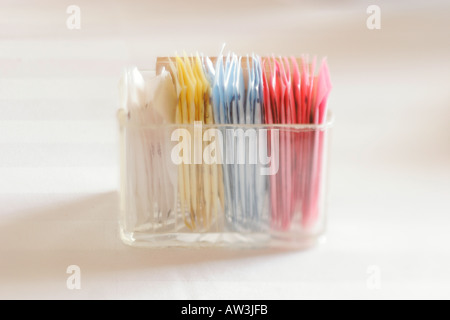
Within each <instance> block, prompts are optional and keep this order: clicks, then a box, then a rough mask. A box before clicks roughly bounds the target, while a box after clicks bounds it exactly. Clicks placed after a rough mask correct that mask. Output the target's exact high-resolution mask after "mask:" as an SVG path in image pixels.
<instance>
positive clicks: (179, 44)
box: [0, 0, 450, 299]
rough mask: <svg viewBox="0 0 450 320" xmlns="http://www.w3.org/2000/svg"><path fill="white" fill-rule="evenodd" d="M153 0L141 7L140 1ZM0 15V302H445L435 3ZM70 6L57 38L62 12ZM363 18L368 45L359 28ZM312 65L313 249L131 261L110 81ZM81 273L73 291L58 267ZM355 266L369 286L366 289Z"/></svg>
mask: <svg viewBox="0 0 450 320" xmlns="http://www.w3.org/2000/svg"><path fill="white" fill-rule="evenodd" d="M152 2H153V3H152ZM337 2H338V1H331V0H330V1H320V4H317V3H318V1H306V2H305V1H304V2H300V1H289V0H284V1H267V0H266V1H253V2H244V1H236V0H231V1H206V0H205V1H199V0H196V1H182V0H179V1H145V2H144V1H143V2H142V3H141V2H138V1H115V2H112V1H96V2H95V3H93V1H79V0H74V1H56V0H53V1H51V0H43V1H39V2H32V1H28V2H27V1H20V2H19V1H13V0H2V1H1V10H0V298H69V299H70V298H220V299H229V298H236V299H239V298H254V299H262V298H288V299H289V298H307V299H309V298H450V248H449V245H450V232H449V228H450V201H449V195H450V188H449V187H450V161H449V160H450V143H449V142H450V128H449V119H450V105H449V103H450V93H449V92H450V90H449V89H450V85H449V80H450V60H449V57H450V41H449V30H450V22H449V21H450V4H449V2H448V1H396V2H395V4H393V3H392V2H393V1H375V0H374V1H350V0H348V1H340V4H337ZM72 4H75V5H78V6H79V7H80V8H81V29H80V30H68V29H67V27H66V19H67V18H68V16H69V15H68V14H67V13H66V8H67V7H68V6H69V5H72ZM370 4H377V5H379V6H380V7H381V18H382V20H381V30H369V29H367V27H366V19H367V17H368V14H367V13H366V9H367V7H368V6H369V5H370ZM223 42H226V43H227V48H228V49H229V50H234V51H236V52H237V53H241V54H246V53H251V52H256V53H258V54H260V55H266V54H272V53H275V54H283V55H289V54H294V55H300V54H301V53H311V54H318V55H320V56H328V61H329V66H330V69H331V76H332V81H333V85H334V88H333V92H332V94H331V97H330V100H329V107H330V108H331V109H333V110H334V112H335V115H336V122H335V127H334V131H333V137H332V152H331V176H330V185H329V191H330V194H329V230H328V242H327V243H326V244H323V245H321V246H319V247H316V248H314V249H312V250H308V251H304V252H296V251H276V250H223V249H222V250H218V249H201V250H182V249H162V250H143V249H135V248H130V247H127V246H125V245H123V244H122V243H121V242H120V240H119V238H118V234H117V221H116V220H117V211H118V202H117V191H116V190H117V181H118V177H117V176H118V167H117V166H118V161H117V160H118V159H117V158H118V157H117V152H118V151H117V145H116V140H117V139H116V138H117V132H116V122H115V118H114V117H115V112H116V109H117V107H118V98H117V82H118V79H119V77H120V73H121V70H122V69H123V67H124V66H126V65H130V64H136V65H138V66H139V67H141V68H152V67H153V65H154V58H155V57H156V56H157V55H171V54H173V53H174V52H175V51H178V52H182V50H186V51H187V52H195V51H196V50H199V51H203V52H204V53H205V54H209V55H216V54H217V53H218V51H219V50H220V47H221V45H222V43H223ZM72 264H75V265H78V266H80V268H81V290H68V289H67V288H66V279H67V277H68V275H67V274H66V268H67V267H68V266H69V265H72ZM371 266H375V268H376V269H377V270H378V271H380V272H381V273H380V280H381V289H380V290H371V289H370V286H369V287H368V286H367V281H368V279H369V277H370V273H368V270H369V269H370V267H371Z"/></svg>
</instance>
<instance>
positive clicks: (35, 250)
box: [0, 192, 289, 285]
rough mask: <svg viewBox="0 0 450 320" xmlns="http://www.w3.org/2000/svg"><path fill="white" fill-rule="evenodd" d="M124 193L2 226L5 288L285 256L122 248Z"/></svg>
mask: <svg viewBox="0 0 450 320" xmlns="http://www.w3.org/2000/svg"><path fill="white" fill-rule="evenodd" d="M117 216H118V195H117V193H116V192H109V193H104V194H98V195H93V196H88V197H83V198H80V199H78V200H76V201H73V200H72V201H71V202H65V203H61V204H57V205H53V206H51V207H42V208H36V209H32V210H28V211H25V212H18V213H17V214H15V216H14V218H12V219H10V218H8V220H6V221H3V222H1V224H0V254H1V258H0V270H1V272H0V285H1V284H2V283H12V284H20V283H29V282H32V281H42V280H46V279H52V280H58V279H61V281H64V282H65V281H66V279H67V277H68V275H67V273H66V270H67V267H68V266H69V265H77V266H79V267H80V268H81V270H82V274H83V276H84V277H90V276H97V275H99V274H110V273H116V272H119V271H129V270H145V269H148V270H151V269H154V268H165V267H170V266H180V265H187V264H202V263H207V262H212V261H221V260H232V259H251V258H252V257H256V256H263V255H276V254H283V253H286V252H289V251H286V250H276V249H235V250H233V249H227V248H201V249H183V248H166V249H140V248H132V247H128V246H126V245H124V244H122V242H121V240H120V239H119V234H118V224H117Z"/></svg>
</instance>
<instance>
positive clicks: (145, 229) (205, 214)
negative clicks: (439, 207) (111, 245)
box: [118, 109, 333, 248]
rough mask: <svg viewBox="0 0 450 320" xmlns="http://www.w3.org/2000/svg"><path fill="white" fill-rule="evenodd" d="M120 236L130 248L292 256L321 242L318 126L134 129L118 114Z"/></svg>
mask: <svg viewBox="0 0 450 320" xmlns="http://www.w3.org/2000/svg"><path fill="white" fill-rule="evenodd" d="M118 122H119V135H120V136H119V139H120V179H121V181H120V234H121V238H122V240H123V241H124V242H125V243H126V244H129V245H132V246H138V247H172V246H182V247H203V246H227V247H267V246H271V247H295V248H307V247H310V246H312V245H314V244H315V243H317V242H318V241H319V240H321V239H323V235H324V232H325V227H326V189H327V188H326V187H327V171H328V170H327V169H328V168H327V166H328V145H329V144H328V141H329V138H330V129H331V125H332V122H333V116H332V115H331V113H330V112H328V117H327V121H326V123H325V124H321V125H313V124H255V125H247V124H237V125H234V124H233V125H222V124H204V123H200V122H196V123H194V124H155V125H145V126H142V125H136V124H135V123H133V122H132V121H130V119H129V117H128V114H127V112H126V111H125V110H123V109H121V110H119V112H118Z"/></svg>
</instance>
